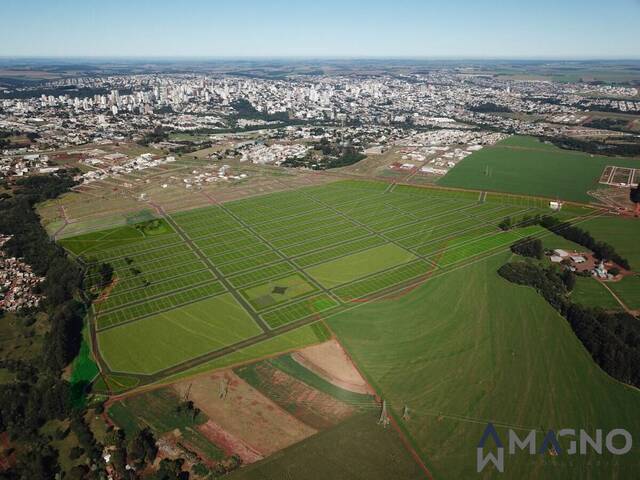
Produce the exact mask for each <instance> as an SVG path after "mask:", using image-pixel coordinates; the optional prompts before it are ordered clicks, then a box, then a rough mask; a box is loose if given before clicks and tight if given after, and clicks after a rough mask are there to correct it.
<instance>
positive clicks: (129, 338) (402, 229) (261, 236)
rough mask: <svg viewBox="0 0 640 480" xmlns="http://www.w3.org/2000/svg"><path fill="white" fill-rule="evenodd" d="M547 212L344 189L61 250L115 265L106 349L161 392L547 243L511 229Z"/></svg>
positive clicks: (108, 359) (385, 188) (503, 202)
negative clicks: (502, 226) (185, 376)
mask: <svg viewBox="0 0 640 480" xmlns="http://www.w3.org/2000/svg"><path fill="white" fill-rule="evenodd" d="M546 211H548V209H546V208H545V203H544V202H542V201H537V200H528V199H523V198H519V197H510V196H501V195H488V196H484V195H482V196H481V195H479V194H477V193H473V192H449V191H441V190H427V189H421V188H413V187H403V186H390V185H388V184H385V183H375V182H360V181H343V182H336V183H331V184H328V185H323V186H318V187H308V188H303V189H299V190H293V191H287V192H280V193H273V194H269V195H264V196H258V197H252V198H248V199H243V200H238V201H232V202H228V203H224V204H219V205H216V206H211V207H206V208H200V209H194V210H189V211H185V212H178V213H174V214H166V215H165V216H164V218H162V219H153V220H146V221H144V222H142V223H138V224H132V225H126V226H122V227H116V228H111V229H108V230H103V231H97V232H91V233H88V234H85V235H81V236H76V237H70V238H66V239H63V240H62V241H61V243H62V244H63V245H64V246H65V247H66V248H67V249H69V250H70V251H71V252H73V253H74V254H76V255H79V256H81V257H82V258H84V259H85V261H88V262H108V263H109V264H111V265H112V266H113V267H114V269H115V279H114V281H113V283H112V285H111V286H109V287H108V288H107V289H106V291H105V292H104V294H103V295H102V296H101V298H99V299H98V300H97V301H96V302H94V312H93V313H94V322H93V325H94V330H93V331H94V339H95V341H96V343H97V344H96V347H97V351H98V352H99V354H100V357H101V360H102V367H103V369H105V370H107V371H108V373H110V374H128V375H133V376H137V377H138V378H139V380H140V381H142V382H143V383H148V382H150V381H155V380H157V379H159V378H162V377H164V376H166V375H170V374H176V373H179V372H180V371H182V370H186V369H190V368H194V367H196V366H197V365H198V364H200V363H204V362H207V361H210V360H213V359H215V358H217V357H220V356H223V355H225V354H230V353H233V352H235V351H237V350H239V349H243V348H246V347H250V346H252V345H254V344H258V343H260V342H263V341H266V340H268V339H271V338H275V337H277V336H278V335H280V334H283V333H285V332H288V331H291V330H293V329H295V328H296V327H300V326H302V325H305V324H307V323H311V322H313V321H315V320H317V319H318V318H320V317H319V316H320V315H325V316H326V315H328V314H330V313H335V312H337V311H340V310H343V309H347V308H351V307H352V306H353V305H354V304H358V303H362V302H365V301H367V300H368V299H369V297H371V296H375V295H378V294H380V293H382V292H385V291H388V290H390V289H394V288H397V287H399V286H402V285H407V284H410V283H412V282H413V283H415V282H417V281H420V280H424V279H425V278H428V277H430V276H437V275H440V274H442V273H443V272H446V271H447V270H448V269H452V268H459V267H461V266H463V265H465V264H466V263H468V262H471V261H475V260H477V259H479V258H481V257H482V256H485V255H490V254H493V253H496V252H500V251H503V250H505V249H507V248H508V247H509V245H511V244H512V243H513V242H514V241H516V240H518V239H521V238H523V237H526V236H538V235H545V233H546V232H545V231H543V229H541V228H539V227H525V228H516V229H513V230H511V231H508V232H503V231H501V230H499V229H498V228H497V224H498V223H499V222H500V221H501V220H502V219H504V218H505V217H511V218H513V219H514V220H515V221H516V222H517V221H519V220H520V219H522V218H524V217H525V216H531V215H534V214H538V213H542V212H546ZM593 213H594V212H593V211H590V210H589V209H580V208H575V209H574V210H569V211H567V212H566V213H565V214H564V215H566V216H588V215H592V214H593Z"/></svg>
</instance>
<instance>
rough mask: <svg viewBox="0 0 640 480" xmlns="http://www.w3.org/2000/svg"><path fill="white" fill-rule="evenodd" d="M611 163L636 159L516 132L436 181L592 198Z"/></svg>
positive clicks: (632, 163) (631, 163)
mask: <svg viewBox="0 0 640 480" xmlns="http://www.w3.org/2000/svg"><path fill="white" fill-rule="evenodd" d="M608 165H615V166H620V167H630V168H632V167H635V166H637V165H638V160H637V159H629V158H617V157H614V158H612V157H604V156H596V155H590V154H587V153H582V152H576V151H571V150H562V149H560V148H557V147H555V146H553V145H549V144H545V143H542V142H540V141H538V140H536V139H534V138H530V137H518V136H515V137H510V138H507V139H506V140H503V141H502V142H500V143H498V144H496V145H494V146H492V147H488V148H484V149H482V150H480V151H478V152H476V153H474V154H473V155H470V156H469V157H467V158H465V159H464V160H462V161H461V162H460V163H459V164H458V165H456V166H455V167H454V168H453V169H452V170H451V171H450V172H449V173H448V174H447V175H445V176H444V177H443V178H442V179H441V180H440V181H439V182H438V184H439V185H442V186H446V187H459V188H477V189H482V190H489V191H497V192H509V193H516V194H523V195H536V196H541V197H548V198H560V199H563V200H572V201H576V202H585V203H588V202H590V201H593V200H594V199H593V197H591V196H590V195H589V194H588V192H589V191H591V190H595V189H597V188H599V184H598V182H599V179H600V176H601V175H602V172H603V170H604V169H605V168H606V167H607V166H608Z"/></svg>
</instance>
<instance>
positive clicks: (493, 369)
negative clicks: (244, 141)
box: [61, 180, 640, 480]
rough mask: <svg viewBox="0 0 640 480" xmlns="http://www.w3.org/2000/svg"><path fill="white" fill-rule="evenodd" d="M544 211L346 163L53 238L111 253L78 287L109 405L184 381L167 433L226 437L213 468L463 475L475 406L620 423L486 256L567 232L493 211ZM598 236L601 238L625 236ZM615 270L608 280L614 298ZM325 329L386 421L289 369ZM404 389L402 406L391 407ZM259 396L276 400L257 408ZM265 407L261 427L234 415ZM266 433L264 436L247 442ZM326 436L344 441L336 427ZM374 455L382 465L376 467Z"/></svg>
mask: <svg viewBox="0 0 640 480" xmlns="http://www.w3.org/2000/svg"><path fill="white" fill-rule="evenodd" d="M549 213H550V210H549V208H548V202H547V201H544V200H541V199H536V198H532V197H524V196H517V195H512V194H500V193H488V194H487V193H481V192H470V191H457V190H445V189H434V188H419V187H409V186H403V185H391V184H388V183H382V182H371V181H355V180H349V181H338V182H332V183H328V184H325V185H319V186H310V187H305V188H300V189H294V190H288V191H283V192H276V193H269V194H266V195H261V196H254V197H250V198H245V199H241V200H234V201H229V202H225V203H219V204H216V205H212V206H208V207H204V208H197V209H192V210H186V211H181V212H175V213H166V212H162V215H160V218H153V219H144V220H143V221H142V222H140V223H135V224H130V225H125V226H122V227H117V228H112V229H109V230H104V231H97V232H91V233H88V234H85V235H81V236H76V237H69V238H66V239H63V240H62V241H61V243H62V244H63V245H64V246H65V247H66V248H67V249H68V250H69V251H71V252H72V253H74V254H75V255H78V256H80V257H82V258H83V259H84V260H85V261H88V262H108V263H110V264H111V265H112V266H113V267H114V268H115V278H114V281H113V282H112V284H111V285H110V286H109V287H107V288H106V289H105V291H104V292H103V294H102V295H101V297H100V298H99V299H98V300H97V301H96V302H95V303H94V308H93V312H92V322H91V327H92V328H91V331H92V338H91V340H92V344H93V347H94V352H95V353H96V354H97V360H98V363H99V365H100V367H101V372H102V375H101V376H100V377H99V379H98V381H97V383H96V387H98V388H97V390H98V391H102V392H106V393H113V394H119V395H122V392H125V393H124V398H125V400H123V401H117V402H116V403H114V405H113V406H112V408H111V410H110V412H111V415H112V417H113V418H114V420H115V421H116V423H118V424H122V425H124V426H125V427H126V428H133V427H132V426H131V425H133V424H134V423H135V422H136V421H137V422H140V421H143V424H142V425H144V419H145V418H146V416H148V415H153V412H152V411H151V412H140V413H139V414H136V413H135V412H136V408H138V407H136V405H144V402H143V401H142V402H141V403H139V404H138V403H136V398H138V397H137V395H152V394H149V393H144V392H146V391H147V389H148V388H161V390H159V392H160V393H158V394H153V395H160V396H161V398H165V399H167V398H169V399H171V398H174V397H175V396H176V395H177V397H178V398H186V396H187V395H191V397H192V398H193V399H195V400H197V401H196V404H198V405H199V406H201V408H202V411H203V417H202V418H201V419H199V420H198V422H199V423H195V424H193V425H191V426H189V429H190V430H189V429H187V430H185V428H186V427H185V425H178V426H177V427H176V428H178V429H182V431H183V433H182V435H183V436H184V435H191V438H190V439H189V438H186V437H185V439H184V441H185V442H186V444H188V445H191V447H194V448H195V449H196V450H198V449H199V450H200V451H202V449H203V448H205V447H206V444H200V443H201V441H202V438H201V437H200V436H199V435H204V437H206V438H208V439H209V441H210V442H211V443H212V444H213V445H214V446H212V447H209V448H211V450H209V452H208V453H206V454H205V456H207V455H208V456H209V458H210V459H211V458H213V459H214V460H215V457H216V455H218V456H219V457H221V458H230V457H229V455H230V454H231V453H232V452H238V451H239V452H242V455H244V456H245V457H244V458H245V460H246V464H249V463H251V464H252V465H248V466H245V467H243V468H241V469H240V470H239V471H236V472H234V473H233V474H232V476H231V478H239V479H244V478H247V479H252V478H261V479H270V480H271V479H273V480H276V479H280V478H287V475H288V476H290V477H291V478H296V475H300V472H302V471H305V470H306V469H309V468H311V470H312V471H313V472H314V475H316V474H317V478H329V477H331V476H332V475H336V474H337V472H340V473H342V472H346V471H350V470H349V468H350V467H349V465H350V463H349V459H352V458H357V459H359V460H358V461H359V462H360V465H362V466H363V468H364V469H365V470H366V472H368V473H367V477H366V478H375V479H377V478H380V479H383V478H391V477H389V476H388V475H389V472H390V471H393V472H396V473H397V476H396V477H395V478H407V479H410V478H425V477H427V476H428V475H427V474H426V470H428V471H429V474H430V475H431V476H433V478H466V477H468V476H469V475H470V474H471V473H473V471H474V470H473V469H474V468H475V463H474V462H475V455H474V453H475V450H474V448H473V447H474V446H475V444H476V443H477V439H478V438H480V435H481V433H482V429H483V428H484V426H485V425H486V422H488V421H491V422H493V423H494V424H495V425H496V426H498V428H499V429H502V431H504V429H506V428H510V427H517V428H535V429H537V430H538V431H540V432H541V431H542V430H544V429H545V428H555V427H564V426H565V425H567V426H573V425H586V426H596V425H597V426H598V428H613V427H614V426H617V425H625V427H626V428H627V429H629V430H632V431H634V432H638V431H640V424H638V419H637V415H635V414H634V412H635V405H636V404H637V402H638V400H639V395H638V393H637V392H636V391H635V390H633V389H631V388H627V387H626V386H624V385H622V384H619V383H617V382H615V381H614V380H612V379H611V378H609V377H608V376H606V375H605V374H604V373H603V372H602V371H601V370H600V369H599V368H598V367H597V366H596V365H595V363H594V362H593V360H592V359H591V358H590V357H589V355H588V354H587V352H586V351H585V350H584V348H583V347H582V345H581V344H580V342H579V340H578V339H577V338H576V337H575V334H574V333H573V332H572V331H571V328H570V327H569V325H568V324H567V323H566V320H564V319H563V318H562V317H560V316H559V315H557V313H556V312H555V311H554V310H553V309H551V307H549V306H548V305H547V304H546V303H545V301H544V300H543V299H542V298H540V297H539V296H538V294H537V293H536V292H535V291H533V290H532V289H529V288H528V287H519V286H515V285H512V284H509V283H508V282H506V281H504V280H503V279H501V278H500V277H498V275H497V274H496V270H497V268H498V267H499V266H500V265H502V264H503V263H505V262H506V261H507V260H508V259H509V258H510V254H509V253H508V250H509V247H510V245H511V244H513V243H514V242H516V241H518V240H520V239H522V238H525V237H539V238H541V239H542V240H543V242H544V244H545V246H546V247H547V248H558V247H564V248H569V247H571V246H573V245H574V244H571V243H570V242H567V241H566V240H564V239H563V238H561V237H558V236H556V235H553V234H550V233H549V232H548V231H547V230H545V229H543V228H541V227H538V226H527V227H520V226H517V227H515V228H513V229H511V230H508V231H502V230H501V229H499V228H498V223H500V222H501V221H502V220H503V219H505V218H506V217H510V218H511V219H512V220H513V221H514V222H515V223H516V224H517V223H518V222H520V221H523V220H524V219H526V218H527V217H531V216H533V215H537V214H549ZM556 215H558V216H559V217H561V218H562V219H565V220H571V221H572V222H575V223H577V224H580V225H583V226H592V225H595V226H600V225H599V222H613V224H615V225H617V224H618V223H616V222H621V221H624V220H622V219H618V218H613V217H606V216H603V213H602V211H601V210H598V209H595V208H591V207H586V206H579V205H565V207H564V208H563V210H561V211H560V212H559V213H556ZM625 225H626V224H625ZM629 228H633V227H632V226H629ZM623 230H625V229H623ZM625 231H626V230H625ZM627 236H629V238H630V236H632V234H631V233H627ZM605 240H607V241H611V242H612V243H613V242H614V241H617V242H622V243H620V245H621V247H620V248H621V249H622V248H623V247H624V245H626V244H628V242H629V239H628V238H627V237H625V235H622V236H613V237H612V236H611V235H610V236H609V237H607V238H605ZM625 242H626V244H625ZM629 248H631V247H629ZM584 280H586V281H589V282H593V283H586V282H582V281H581V282H580V283H579V285H578V286H577V288H576V291H575V292H574V296H575V297H576V301H579V300H580V299H585V298H587V299H589V300H590V301H591V303H590V304H594V303H593V302H595V304H594V306H599V307H603V308H609V309H615V310H619V308H618V307H617V306H616V305H617V302H615V300H614V298H613V297H612V296H611V294H610V293H609V292H608V291H607V290H605V289H604V287H602V286H601V285H599V284H598V283H597V282H596V281H595V280H592V279H584ZM635 280H637V277H631V278H626V279H624V280H623V281H622V282H620V284H619V285H617V286H615V287H614V286H613V285H611V288H612V290H613V289H614V288H617V290H618V291H619V295H620V296H621V297H622V296H625V298H629V296H630V295H631V297H633V294H634V292H635V291H636V289H637V285H636V283H637V282H636V281H635ZM624 282H626V283H624ZM596 287H602V288H601V289H599V290H597V291H598V295H599V297H598V298H595V300H594V299H593V298H592V297H593V296H594V293H593V292H594V291H595V288H596ZM630 303H633V302H630ZM329 340H330V341H329ZM335 341H339V342H340V343H341V345H342V346H344V348H345V350H346V353H347V355H348V359H349V361H353V362H354V364H355V365H356V366H357V368H358V370H359V371H360V372H362V374H363V375H364V377H365V378H366V380H367V382H366V387H365V388H366V391H373V392H375V394H376V396H377V399H378V401H380V400H385V401H386V402H387V405H388V407H389V409H390V413H391V415H392V417H393V421H394V427H393V428H391V429H388V430H385V429H384V428H383V427H381V426H379V425H376V424H375V419H376V416H377V415H378V414H379V403H372V401H371V400H370V399H365V398H364V397H363V396H362V395H363V394H362V393H354V392H345V391H344V390H343V389H342V387H340V385H343V384H341V383H340V382H339V381H338V380H336V379H335V378H334V379H333V381H332V382H327V381H326V379H325V377H324V376H323V374H322V372H323V370H322V368H320V369H319V370H317V371H316V370H313V369H311V370H310V369H309V368H310V367H309V365H308V363H306V362H305V358H304V355H303V354H302V353H301V352H304V351H309V349H314V348H316V347H317V348H319V349H323V348H325V346H327V345H330V344H331V342H335ZM301 355H302V356H301ZM309 358H314V357H313V356H312V355H310V356H309ZM315 358H316V359H317V358H322V356H320V357H318V355H316V357H315ZM312 370H313V371H312ZM318 372H320V373H318ZM523 372H525V373H524V374H523ZM224 379H227V380H224ZM223 381H229V382H230V383H229V385H233V388H232V389H231V390H230V393H229V395H231V396H230V397H229V398H231V399H235V400H233V401H232V402H227V403H225V402H222V401H220V399H219V398H218V396H217V392H218V389H219V388H220V387H219V386H220V384H221V382H223ZM347 383H348V382H347ZM138 389H139V391H140V392H143V393H142V394H140V393H136V392H138ZM369 389H371V390H369ZM128 390H132V397H131V400H126V398H128V397H127V395H128V393H127V391H128ZM581 392H589V397H588V399H587V400H585V398H584V395H582V394H581ZM172 395H173V396H174V397H172ZM116 398H119V397H116ZM142 398H144V397H142ZM158 398H159V397H157V396H156V397H154V396H151V397H149V400H148V401H150V402H152V404H153V402H156V401H158ZM220 398H222V397H220ZM296 399H298V400H296ZM299 399H305V400H304V401H302V402H301V401H300V400H299ZM174 400H175V399H174ZM174 400H172V401H174ZM247 402H249V403H247ZM239 405H240V406H241V407H239ZM532 405H536V408H533V407H532ZM609 405H615V408H609ZM405 406H406V407H408V408H409V409H410V412H411V414H410V416H409V417H407V418H404V419H403V418H402V413H403V408H404V407H405ZM540 406H542V408H539V407H540ZM238 408H240V410H241V411H242V414H241V415H240V414H236V413H235V412H237V411H238V410H237V409H238ZM138 409H139V408H138ZM265 409H266V410H265ZM267 410H268V411H271V412H278V413H277V414H276V413H272V414H269V415H266V416H265V415H263V414H261V413H260V412H264V411H267ZM256 415H257V416H256ZM136 418H137V420H136ZM141 419H142V420H141ZM231 419H233V420H231ZM252 419H253V420H252ZM174 420H175V419H174ZM265 421H266V422H267V423H265V424H264V425H266V426H265V427H264V429H263V428H262V427H261V428H258V429H256V428H254V429H251V428H250V427H249V426H250V425H254V424H260V425H262V424H263V422H265ZM127 425H129V426H128V427H127ZM140 426H141V425H140V424H138V427H140ZM170 426H171V425H167V426H164V425H163V424H162V423H160V424H159V425H158V427H157V429H158V430H157V433H158V434H159V435H162V436H163V438H168V439H169V440H167V441H173V442H175V441H176V440H175V438H174V439H173V440H171V438H173V437H170V436H169V437H166V436H167V435H168V430H167V429H168V428H169V427H170ZM594 428H595V427H594ZM194 429H195V431H197V432H199V434H198V435H194V434H193V433H189V432H190V431H191V430H194ZM254 430H255V431H254ZM185 432H187V433H185ZM269 432H272V434H273V435H275V437H274V438H278V442H276V443H273V444H271V443H269V442H267V439H266V437H264V435H267V434H269ZM274 432H275V433H274ZM345 435H346V436H348V437H349V438H350V439H352V440H353V442H352V441H339V440H338V439H339V438H342V437H344V436H345ZM400 438H402V439H403V440H402V441H404V442H405V444H404V446H403V445H402V441H401V440H400ZM358 441H361V442H364V443H366V447H363V446H362V445H360V446H358V445H359V444H358ZM354 442H355V443H354ZM367 442H368V443H367ZM407 442H408V443H407ZM205 443H206V442H205ZM196 444H200V447H197V446H196ZM225 445H226V447H225ZM256 445H259V446H260V448H257V447H256ZM216 446H217V447H216ZM191 447H189V448H191ZM216 448H217V449H218V450H216ZM225 448H226V449H225ZM218 451H220V452H222V453H220V452H218ZM216 452H218V453H216ZM309 452H314V453H313V454H310V453H309ZM317 452H325V454H326V455H327V456H330V457H331V458H332V459H334V461H332V462H331V463H326V462H322V461H321V457H319V456H318V454H317ZM411 453H412V454H413V455H414V460H411V455H410V454H411ZM225 455H226V456H225ZM389 455H390V456H389ZM361 457H362V458H361ZM365 457H366V459H365ZM385 459H387V460H386V461H385ZM416 459H419V461H415V460H416ZM572 460H574V461H577V466H576V465H574V467H575V468H576V469H577V471H580V472H583V473H586V472H592V471H595V472H600V473H604V472H607V473H612V478H625V476H626V473H627V472H629V471H630V470H631V469H633V468H634V467H637V465H635V466H634V464H633V461H634V460H632V459H631V457H624V458H614V457H606V458H603V459H602V460H601V462H600V463H594V462H593V460H592V459H591V460H589V459H577V460H576V459H572ZM533 461H534V467H535V468H534V469H532V468H531V465H532V464H531V462H532V460H531V459H530V458H529V457H528V456H523V455H517V456H515V457H513V458H510V459H509V462H510V463H509V464H508V468H509V469H510V473H512V474H515V475H518V476H519V478H539V475H544V474H546V473H549V474H551V473H552V472H555V471H557V470H554V469H556V468H560V469H566V468H567V466H566V465H563V464H562V462H558V461H556V460H554V459H547V458H540V459H534V460H533ZM389 462H391V463H393V464H394V465H395V466H393V467H390V468H391V470H388V471H387V470H386V467H385V465H387V464H388V463H389ZM312 466H313V467H312ZM574 467H572V468H574ZM532 471H533V472H535V473H534V474H532V473H531V472H532ZM354 475H355V473H354ZM531 475H534V476H531ZM310 478H316V477H310ZM354 478H361V477H358V476H354Z"/></svg>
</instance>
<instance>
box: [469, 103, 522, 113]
mask: <svg viewBox="0 0 640 480" xmlns="http://www.w3.org/2000/svg"><path fill="white" fill-rule="evenodd" d="M467 109H468V110H470V111H472V112H476V113H510V112H511V111H512V110H511V109H510V108H509V107H507V106H505V105H498V104H496V103H493V102H485V103H481V104H479V105H468V106H467Z"/></svg>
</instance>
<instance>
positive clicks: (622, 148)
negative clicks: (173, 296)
mask: <svg viewBox="0 0 640 480" xmlns="http://www.w3.org/2000/svg"><path fill="white" fill-rule="evenodd" d="M540 140H541V141H549V142H551V143H553V144H554V145H555V146H556V147H559V148H563V149H565V150H578V151H580V152H586V153H591V154H593V155H613V156H627V157H635V156H638V155H640V142H638V141H635V143H632V142H633V140H631V139H630V138H627V137H625V138H623V139H621V140H622V141H621V142H620V143H613V142H611V141H607V142H601V141H596V140H583V139H578V138H573V137H541V138H540Z"/></svg>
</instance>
